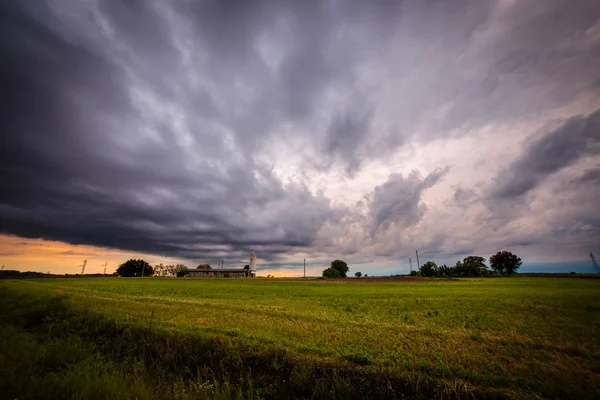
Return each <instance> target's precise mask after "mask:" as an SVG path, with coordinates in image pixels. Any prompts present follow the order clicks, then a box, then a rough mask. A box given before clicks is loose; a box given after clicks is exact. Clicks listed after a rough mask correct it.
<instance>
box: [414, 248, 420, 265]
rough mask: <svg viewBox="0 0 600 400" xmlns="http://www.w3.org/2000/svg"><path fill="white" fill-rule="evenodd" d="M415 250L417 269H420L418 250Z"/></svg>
mask: <svg viewBox="0 0 600 400" xmlns="http://www.w3.org/2000/svg"><path fill="white" fill-rule="evenodd" d="M415 252H416V253H417V269H420V268H421V263H420V262H419V250H415Z"/></svg>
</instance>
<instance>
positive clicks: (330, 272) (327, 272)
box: [323, 267, 342, 278]
mask: <svg viewBox="0 0 600 400" xmlns="http://www.w3.org/2000/svg"><path fill="white" fill-rule="evenodd" d="M341 276H342V275H340V271H338V270H337V269H335V268H331V267H329V268H327V269H324V270H323V278H340V277H341Z"/></svg>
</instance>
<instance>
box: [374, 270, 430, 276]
mask: <svg viewBox="0 0 600 400" xmlns="http://www.w3.org/2000/svg"><path fill="white" fill-rule="evenodd" d="M418 274H419V273H418V272H417V271H410V276H417V275H418ZM365 276H366V275H365Z"/></svg>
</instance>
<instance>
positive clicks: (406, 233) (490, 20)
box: [0, 0, 600, 265]
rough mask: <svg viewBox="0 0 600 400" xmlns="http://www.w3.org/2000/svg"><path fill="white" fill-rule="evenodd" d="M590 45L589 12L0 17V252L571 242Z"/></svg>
mask: <svg viewBox="0 0 600 400" xmlns="http://www.w3.org/2000/svg"><path fill="white" fill-rule="evenodd" d="M599 21H600V3H598V2H597V1H592V0H589V1H583V0H582V1H580V2H578V4H577V6H574V5H573V4H572V3H571V2H568V1H559V0H552V1H540V2H535V1H533V2H511V1H500V0H498V1H475V0H473V1H468V0H465V1H460V2H453V3H450V2H410V1H387V0H381V1H372V2H363V1H319V2H313V1H302V2H277V1H268V0H264V1H251V2H248V1H216V0H215V1H202V2H196V1H181V2H175V3H174V2H168V1H154V2H146V1H127V2H125V1H118V0H115V1H110V2H101V1H95V0H92V1H86V2H80V3H77V4H70V5H68V6H67V5H65V4H64V3H63V2H61V1H58V0H47V1H45V2H21V1H8V2H7V3H6V4H5V6H4V8H3V18H2V24H1V25H0V51H1V53H2V56H3V59H7V60H11V62H10V63H8V62H7V63H2V64H0V84H1V85H2V86H1V87H2V88H3V90H2V91H1V93H0V101H1V102H2V104H3V105H4V106H3V108H2V111H1V115H0V121H1V124H2V126H1V127H0V128H1V129H0V132H1V133H0V134H1V135H2V143H3V145H2V146H1V147H0V233H6V234H13V235H18V236H22V237H31V238H46V239H51V240H59V241H64V242H67V243H71V244H86V245H94V246H101V247H108V248H115V249H120V250H127V251H135V252H141V253H151V254H159V255H164V256H169V257H179V258H184V259H186V258H187V259H192V260H202V259H206V258H212V257H217V258H220V257H224V258H231V259H238V258H240V257H242V256H245V255H246V254H247V253H248V252H249V251H256V252H258V253H259V254H260V255H261V257H262V258H265V259H269V260H270V261H272V262H273V263H277V262H280V263H285V261H286V257H288V256H291V255H295V254H314V255H322V256H323V257H329V256H330V255H331V254H340V255H344V254H345V255H352V256H355V257H357V260H358V259H359V258H360V257H362V258H361V260H363V261H364V260H366V259H371V258H372V257H375V258H376V257H398V256H400V255H403V254H406V252H407V251H409V250H410V251H411V252H412V251H413V249H414V248H415V247H417V246H419V248H422V249H424V250H425V249H426V250H427V251H429V252H430V253H431V254H442V253H444V254H455V253H456V252H458V251H459V250H465V251H466V250H473V251H476V250H479V249H485V251H487V250H488V249H491V248H496V247H499V246H502V245H506V244H510V243H520V244H522V243H524V241H523V238H525V237H527V238H528V240H529V242H530V243H533V244H532V246H533V245H540V244H544V243H548V239H544V238H548V237H556V238H557V240H558V238H569V240H571V241H581V240H582V237H584V236H586V235H587V236H586V237H590V232H597V226H598V223H597V220H596V219H594V215H596V214H597V212H596V211H597V210H596V206H594V204H593V197H594V195H595V193H596V192H597V189H596V188H597V186H598V185H597V182H598V180H597V179H596V178H595V176H596V175H597V173H596V172H597V168H598V163H597V161H594V159H596V160H597V153H598V140H597V138H598V130H597V125H598V118H599V117H598V111H596V112H593V111H594V110H597V109H598V107H600V99H599V97H598V95H597V93H598V91H597V87H598V82H600V72H599V71H598V69H597V68H596V67H595V66H596V65H598V64H600V22H599ZM581 115H586V116H581ZM553 120H564V121H565V122H564V124H562V125H561V126H557V127H556V129H554V130H552V131H551V132H549V133H548V134H546V135H545V136H541V137H538V136H536V135H535V132H536V130H537V129H539V127H540V126H547V125H548V123H549V121H553ZM511 124H519V126H523V127H525V128H524V129H523V130H522V131H521V132H520V133H519V134H515V135H512V136H511V135H509V134H508V133H507V132H508V131H510V130H511V127H510V125H511ZM467 139H473V141H474V142H476V143H477V145H471V144H469V140H467ZM475 139H479V142H478V141H477V140H475ZM523 141H525V143H526V144H525V146H524V147H523V146H520V145H519V146H517V145H515V144H514V143H516V142H519V143H521V142H523ZM496 144H497V145H496ZM496 148H497V149H498V150H499V151H497V152H496V151H495V149H496ZM483 149H485V150H483ZM501 149H506V150H505V151H504V153H502V154H501V152H500V150H501ZM492 150H494V151H492ZM486 151H487V152H488V154H484V156H481V155H479V153H481V152H484V153H485V152H486ZM447 166H452V167H451V168H448V167H447ZM411 171H414V172H411ZM595 171H596V172H595ZM423 177H424V178H423ZM442 177H443V179H442ZM489 182H493V184H492V185H491V186H490V185H489ZM333 183H335V185H333ZM565 185H566V186H569V188H570V189H569V190H563V189H564V188H565V187H566V186H565ZM332 187H339V189H338V190H336V191H333V192H332V190H331V188H332ZM550 193H553V201H552V202H550V201H547V202H545V199H549V198H550V197H549V196H550ZM528 196H529V197H531V198H529V197H528ZM525 197H527V200H528V201H527V202H525V203H526V210H527V212H528V213H529V214H528V216H524V215H523V212H519V213H509V214H510V215H508V214H507V215H503V216H502V218H500V219H501V220H502V221H501V223H497V220H498V218H499V217H498V215H496V214H498V213H497V210H499V209H503V208H505V207H506V206H510V207H512V206H513V204H514V203H515V199H517V200H518V199H523V198H525ZM356 199H362V200H360V201H359V202H358V203H356V201H355V200H356ZM558 203H561V206H558V205H557V204H558ZM522 210H525V208H522ZM489 221H492V222H489ZM532 221H536V222H535V223H534V222H532ZM516 226H518V228H519V229H515V227H516ZM448 227H452V229H449V228H448ZM449 231H450V232H449ZM532 238H534V239H535V240H533V239H532ZM544 241H546V242H544ZM577 251H579V249H577ZM533 253H535V251H532V254H533ZM357 262H358V261H357ZM273 265H275V264H273Z"/></svg>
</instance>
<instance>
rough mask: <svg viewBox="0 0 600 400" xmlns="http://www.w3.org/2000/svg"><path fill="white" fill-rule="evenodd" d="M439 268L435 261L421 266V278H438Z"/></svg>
mask: <svg viewBox="0 0 600 400" xmlns="http://www.w3.org/2000/svg"><path fill="white" fill-rule="evenodd" d="M437 273H438V266H437V264H436V263H434V262H433V261H427V262H426V263H425V264H423V265H421V267H420V268H419V275H421V276H428V277H432V276H437Z"/></svg>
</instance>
